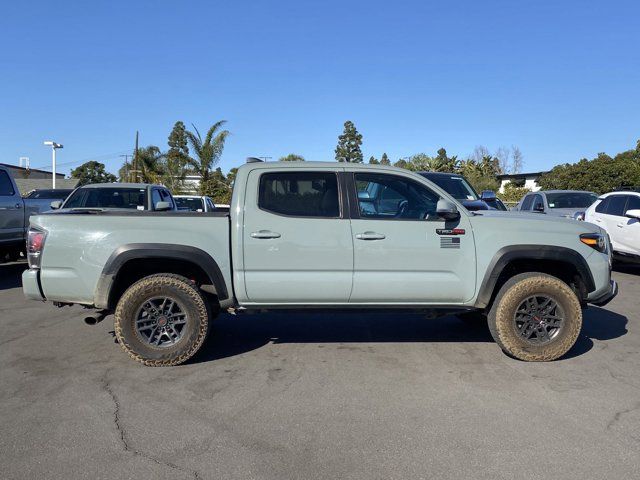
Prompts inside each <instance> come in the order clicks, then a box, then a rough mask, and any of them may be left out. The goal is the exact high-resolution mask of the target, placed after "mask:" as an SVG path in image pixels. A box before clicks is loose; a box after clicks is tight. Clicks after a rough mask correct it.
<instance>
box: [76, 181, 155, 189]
mask: <svg viewBox="0 0 640 480" xmlns="http://www.w3.org/2000/svg"><path fill="white" fill-rule="evenodd" d="M161 186H162V185H153V184H151V183H119V182H113V183H89V184H88V185H83V186H82V187H81V188H148V187H161Z"/></svg>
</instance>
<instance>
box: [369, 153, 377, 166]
mask: <svg viewBox="0 0 640 480" xmlns="http://www.w3.org/2000/svg"><path fill="white" fill-rule="evenodd" d="M379 164H380V162H379V161H378V159H377V158H376V157H374V156H373V155H371V156H370V157H369V165H379Z"/></svg>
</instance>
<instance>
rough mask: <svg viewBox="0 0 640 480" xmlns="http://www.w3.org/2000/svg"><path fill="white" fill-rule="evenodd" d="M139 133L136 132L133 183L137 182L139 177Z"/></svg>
mask: <svg viewBox="0 0 640 480" xmlns="http://www.w3.org/2000/svg"><path fill="white" fill-rule="evenodd" d="M137 167H138V131H137V130H136V147H135V150H134V151H133V169H132V170H133V181H134V182H135V181H136V180H137V176H138V170H137Z"/></svg>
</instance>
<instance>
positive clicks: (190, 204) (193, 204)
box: [173, 197, 204, 212]
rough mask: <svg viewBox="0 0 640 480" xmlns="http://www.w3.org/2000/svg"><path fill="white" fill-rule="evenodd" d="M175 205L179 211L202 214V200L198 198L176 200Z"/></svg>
mask: <svg viewBox="0 0 640 480" xmlns="http://www.w3.org/2000/svg"><path fill="white" fill-rule="evenodd" d="M173 199H174V200H175V201H176V205H177V206H178V208H181V209H189V210H191V211H192V212H203V211H204V210H203V206H202V199H201V198H200V197H187V198H180V197H178V198H176V197H173Z"/></svg>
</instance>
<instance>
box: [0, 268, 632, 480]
mask: <svg viewBox="0 0 640 480" xmlns="http://www.w3.org/2000/svg"><path fill="white" fill-rule="evenodd" d="M22 268H24V266H23V265H4V266H3V265H0V433H1V435H0V465H1V469H2V471H1V473H0V477H2V478H3V479H24V478H47V479H65V480H66V479H72V478H74V479H75V478H87V479H92V480H93V479H115V478H117V479H124V478H131V479H147V478H149V479H150V478H154V479H165V478H166V479H180V478H187V479H189V478H190V479H195V478H200V479H216V480H220V479H227V478H241V479H250V478H266V479H277V480H282V479H288V478H296V479H330V478H335V479H338V478H339V479H385V480H386V479H402V480H405V479H411V478H433V479H439V480H441V479H462V478H470V479H492V480H494V479H501V478H504V479H514V478H518V479H529V478H530V479H541V478H549V479H554V480H555V479H602V478H611V479H613V478H620V479H623V478H625V479H626V478H640V357H639V351H640V334H639V332H640V309H639V308H638V305H639V299H640V270H633V269H629V270H626V273H621V272H617V273H616V274H615V277H616V279H617V280H618V281H619V282H620V284H621V285H620V290H621V291H620V295H619V296H618V298H616V299H615V300H614V301H613V302H612V303H611V304H610V305H609V306H607V308H606V309H599V308H590V309H589V310H588V311H587V313H586V320H585V327H584V330H583V335H582V336H581V337H580V339H579V341H578V344H577V345H576V347H575V348H574V349H573V350H572V351H571V352H570V354H569V356H568V357H567V358H566V359H563V360H561V361H557V362H554V363H548V364H528V363H523V362H519V361H516V360H512V359H510V358H507V357H506V356H505V355H503V354H502V353H501V352H500V351H499V350H498V348H497V347H496V345H495V344H494V343H493V342H492V341H491V338H490V336H489V334H488V332H487V331H486V329H484V328H481V327H480V328H471V329H469V327H467V326H465V324H463V323H461V322H459V321H458V320H456V319H455V318H453V317H447V318H443V319H438V320H431V321H429V320H425V319H423V318H421V317H420V316H418V315H397V314H393V313H389V314H372V315H364V314H356V315H346V314H342V313H334V314H328V315H319V314H292V313H283V314H281V313H278V314H268V315H267V314H264V315H255V316H239V317H232V316H228V315H225V316H222V317H220V318H219V319H218V320H217V321H216V325H215V330H214V334H215V335H214V337H213V338H211V339H210V341H209V342H208V343H207V345H206V346H205V349H204V350H205V351H204V352H203V353H202V354H201V355H200V356H199V357H198V358H197V359H196V361H195V362H192V363H191V364H189V365H185V366H180V367H174V368H148V367H143V366H141V365H138V364H136V363H134V362H132V361H131V360H129V358H128V357H127V356H126V355H125V354H124V353H123V352H122V351H121V350H120V347H119V346H118V345H117V344H116V343H115V342H114V339H113V335H112V330H113V325H112V321H111V318H107V320H105V321H104V322H102V323H101V324H99V325H97V326H95V327H88V326H85V325H84V323H83V322H82V318H83V317H84V315H83V311H82V309H81V308H77V307H72V308H68V307H67V308H64V309H57V308H55V307H53V306H52V305H51V304H49V303H45V304H40V303H36V302H26V301H25V300H24V299H23V297H22V292H21V290H20V288H19V287H20V282H19V273H20V270H21V269H22Z"/></svg>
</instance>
